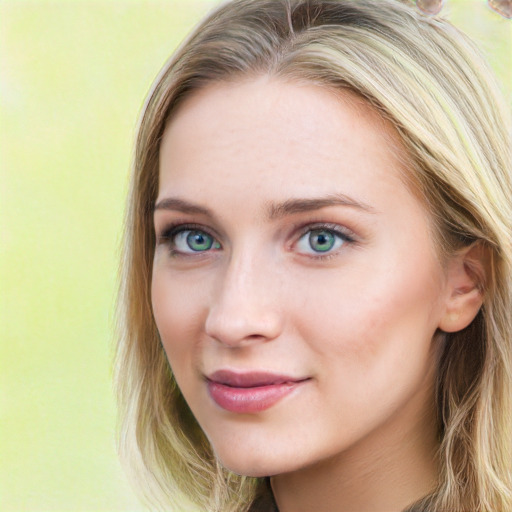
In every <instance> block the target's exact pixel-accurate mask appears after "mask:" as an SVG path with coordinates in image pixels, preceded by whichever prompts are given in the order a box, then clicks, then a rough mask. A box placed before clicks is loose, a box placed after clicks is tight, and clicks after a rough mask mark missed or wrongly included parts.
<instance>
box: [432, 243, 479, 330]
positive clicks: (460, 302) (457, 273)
mask: <svg viewBox="0 0 512 512" xmlns="http://www.w3.org/2000/svg"><path fill="white" fill-rule="evenodd" d="M488 269H489V252H488V250H487V249H486V247H485V246H484V245H483V244H482V243H479V242H477V243H475V244H473V245H471V246H469V247H466V248H464V249H463V250H462V251H460V252H458V253H457V254H456V255H455V256H454V257H453V258H452V259H451V260H450V262H449V263H448V269H447V296H446V303H445V310H444V314H443V316H442V317H441V320H440V322H439V329H441V330H442V331H444V332H457V331H460V330H462V329H464V328H465V327H467V326H468V325H469V324H470V323H471V322H472V321H473V320H474V318H475V317H476V315H477V314H478V312H479V311H480V308H481V307H482V303H483V299H484V290H485V280H486V275H487V274H488Z"/></svg>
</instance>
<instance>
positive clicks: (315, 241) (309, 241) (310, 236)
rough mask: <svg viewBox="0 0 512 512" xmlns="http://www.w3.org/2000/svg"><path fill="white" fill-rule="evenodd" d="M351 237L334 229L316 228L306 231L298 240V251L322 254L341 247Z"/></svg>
mask: <svg viewBox="0 0 512 512" xmlns="http://www.w3.org/2000/svg"><path fill="white" fill-rule="evenodd" d="M347 241H349V238H348V237H347V236H346V235H344V234H343V233H339V232H338V231H336V230H333V229H327V228H314V229H309V230H308V231H307V232H306V233H304V234H303V235H302V236H301V237H300V238H299V241H298V242H297V245H296V247H297V249H298V252H301V253H304V254H309V255H311V254H314V255H322V254H328V253H332V252H333V251H335V250H336V249H339V248H340V247H341V246H342V245H343V244H344V243H345V242H347Z"/></svg>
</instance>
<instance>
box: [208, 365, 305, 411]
mask: <svg viewBox="0 0 512 512" xmlns="http://www.w3.org/2000/svg"><path fill="white" fill-rule="evenodd" d="M308 380H310V379H309V378H301V379H297V378H293V377H288V376H284V375H276V374H271V373H262V372H250V373H242V374H241V373H235V372H231V371H227V370H221V371H218V372H215V373H213V374H212V375H210V376H209V377H207V379H206V382H207V386H208V393H209V395H210V397H211V398H212V400H213V401H214V402H215V403H216V404H217V405H218V406H219V407H221V408H222V409H225V410H227V411H229V412H234V413H239V414H243V413H256V412H260V411H264V410H266V409H269V408H270V407H272V406H273V405H274V404H276V403H277V402H278V401H279V400H281V399H282V398H284V397H285V396H287V395H289V394H290V393H292V392H293V391H295V390H296V389H297V388H298V387H300V386H301V385H302V384H303V383H305V382H307V381H308Z"/></svg>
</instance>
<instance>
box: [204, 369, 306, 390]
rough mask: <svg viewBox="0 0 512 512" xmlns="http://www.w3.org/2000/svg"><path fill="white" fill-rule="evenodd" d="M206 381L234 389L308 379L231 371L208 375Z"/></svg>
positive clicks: (260, 372)
mask: <svg viewBox="0 0 512 512" xmlns="http://www.w3.org/2000/svg"><path fill="white" fill-rule="evenodd" d="M206 379H207V380H209V381H211V382H215V383H217V384H224V385H225V386H231V387H234V388H254V387H259V386H272V385H277V384H285V383H288V382H289V383H293V382H301V381H303V380H307V378H300V377H299V378H297V377H290V376H289V375H282V374H277V373H271V372H266V371H250V372H234V371H231V370H218V371H216V372H213V373H212V374H210V375H208V376H207V377H206Z"/></svg>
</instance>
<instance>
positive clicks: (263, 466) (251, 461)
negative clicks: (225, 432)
mask: <svg viewBox="0 0 512 512" xmlns="http://www.w3.org/2000/svg"><path fill="white" fill-rule="evenodd" d="M228 452H230V453H218V452H215V455H216V457H217V459H218V461H219V462H220V463H221V465H222V466H223V467H224V468H226V469H227V470H229V471H231V472H233V473H235V474H237V475H241V476H247V477H255V478H263V477H267V476H273V475H278V474H281V473H287V472H289V471H293V470H294V469H297V468H296V467H289V466H288V465H287V464H284V462H285V461H283V460H276V459H275V457H267V456H265V454H262V453H259V454H257V455H256V454H254V453H249V452H247V451H245V452H238V451H236V452H235V451H233V450H231V451H229V450H228Z"/></svg>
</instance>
